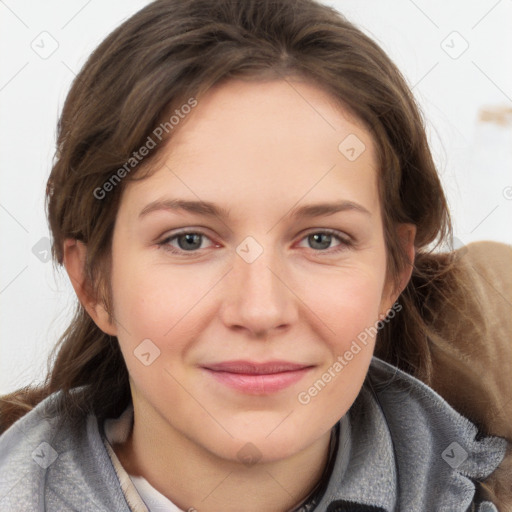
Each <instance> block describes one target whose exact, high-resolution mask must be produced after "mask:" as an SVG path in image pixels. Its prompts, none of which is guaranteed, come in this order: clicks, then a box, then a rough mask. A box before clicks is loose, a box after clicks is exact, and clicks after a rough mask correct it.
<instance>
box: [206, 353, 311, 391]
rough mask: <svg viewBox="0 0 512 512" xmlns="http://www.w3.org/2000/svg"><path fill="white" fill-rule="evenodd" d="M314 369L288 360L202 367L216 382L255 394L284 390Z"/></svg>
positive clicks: (218, 364) (227, 362)
mask: <svg viewBox="0 0 512 512" xmlns="http://www.w3.org/2000/svg"><path fill="white" fill-rule="evenodd" d="M312 368H313V367H312V366H311V365H304V364H300V363H292V362H289V361H268V362H265V363H257V362H252V361H225V362H222V363H215V364H208V365H206V366H203V369H204V370H205V371H206V373H207V374H208V375H210V376H211V377H212V378H213V379H215V380H216V381H217V382H220V383H221V384H224V385H226V386H228V387H230V388H234V389H236V390H238V391H240V392H243V393H247V394H252V395H266V394H271V393H276V392H278V391H281V390H283V389H285V388H287V387H289V386H291V385H292V384H294V383H296V382H297V381H299V380H300V379H302V377H304V375H306V373H308V372H309V371H310V370H311V369H312Z"/></svg>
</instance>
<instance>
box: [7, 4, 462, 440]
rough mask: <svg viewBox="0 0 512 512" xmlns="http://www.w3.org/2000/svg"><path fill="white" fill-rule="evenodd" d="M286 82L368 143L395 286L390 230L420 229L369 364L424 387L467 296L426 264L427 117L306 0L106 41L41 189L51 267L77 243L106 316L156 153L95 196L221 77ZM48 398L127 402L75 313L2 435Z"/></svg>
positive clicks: (112, 367) (376, 60)
mask: <svg viewBox="0 0 512 512" xmlns="http://www.w3.org/2000/svg"><path fill="white" fill-rule="evenodd" d="M292 76H293V77H299V78H301V79H304V80H308V81H310V82H312V83H314V84H316V85H317V86H320V87H322V88H323V89H324V90H325V91H326V92H327V93H329V94H330V95H331V96H332V97H333V98H334V99H336V100H337V101H338V102H339V103H340V105H342V106H343V107H344V108H345V109H348V111H349V112H351V113H352V114H354V115H355V116H356V117H357V118H358V119H360V120H361V121H362V122H363V123H364V124H365V125H366V126H367V127H368V129H369V130H370V131H371V133H372V134H373V136H374V139H375V142H376V146H377V150H378V158H379V171H380V172H379V177H378V180H379V182H378V183H379V193H380V199H381V205H382V206H381V207H382V216H383V226H384V235H385V242H386V247H387V255H388V260H387V261H388V275H389V276H390V277H391V278H393V279H395V282H396V279H397V276H398V273H399V271H400V269H402V268H404V266H405V265H410V264H411V262H409V261H408V260H407V256H406V254H405V253H404V252H403V251H402V247H401V244H400V241H399V240H398V239H397V236H396V233H395V226H396V224H397V223H401V222H410V223H413V224H415V225H416V227H417V233H416V241H415V247H416V251H417V255H416V258H415V261H414V268H413V275H412V278H411V280H410V282H409V283H408V285H407V287H406V289H405V290H404V291H403V292H402V293H401V296H400V299H399V301H400V303H401V304H402V307H403V309H402V311H401V312H400V314H398V315H396V317H395V318H394V319H393V320H392V321H390V322H389V323H388V325H386V327H384V328H383V329H382V330H381V331H380V332H379V334H378V338H377V346H376V355H377V356H379V357H381V358H383V359H385V360H386V361H388V362H390V363H392V364H394V365H396V366H398V367H400V368H402V369H404V370H406V371H408V372H410V373H412V374H414V375H415V376H417V377H419V378H421V379H422V380H424V381H425V382H427V383H428V382H429V377H430V374H431V355H430V351H429V332H430V331H429V329H430V327H429V324H430V322H431V320H432V317H433V315H434V313H435V308H438V307H439V304H440V303H441V302H442V300H449V299H447V297H448V295H449V291H450V290H453V289H455V288H458V289H461V290H463V289H464V286H465V285H464V279H463V277H462V276H461V275H459V274H458V273H457V269H456V266H455V265H454V261H453V258H451V257H450V256H449V255H447V254H444V255H439V254H435V253H433V252H432V251H433V250H434V249H435V248H436V247H438V246H439V244H440V243H446V242H447V241H449V240H450V239H451V238H450V237H451V222H450V216H449V212H448V208H447V203H446V199H445V196H444V193H443V190H442V187H441V183H440V180H439V177H438V174H437V171H436V168H435V165H434V162H433V159H432V155H431V153H430V150H429V147H428V144H427V138H426V134H425V129H424V125H423V121H422V117H421V114H420V112H419V110H418V107H417V105H416V103H415V101H414V98H413V96H412V93H411V91H410V90H409V88H408V86H407V84H406V82H405V80H404V78H403V77H402V75H401V74H400V72H399V71H398V69H397V68H396V67H395V65H394V64H393V63H392V62H391V61H390V59H389V58H388V57H387V55H386V54H385V53H384V51H383V50H382V49H381V48H380V47H379V46H378V45H377V44H376V43H374V42H373V41H372V40H371V39H370V38H368V37H367V36H366V35H364V34H363V32H361V31H360V30H359V29H357V28H356V27H355V26H354V25H352V24H351V23H349V22H348V21H347V20H345V19H344V17H343V16H342V15H340V13H339V12H337V11H336V10H334V9H333V8H330V7H328V6H326V5H322V4H320V3H317V2H315V1H313V0H293V1H292V0H280V1H276V0H244V1H243V2H240V1H239V0H216V1H214V2H212V1H211V0H157V1H155V2H152V3H151V4H149V5H148V6H147V7H145V8H143V9H142V10H141V11H139V12H137V13H136V14H135V15H134V16H132V17H131V18H130V19H128V20H127V21H125V22H124V23H123V24H122V25H121V26H119V27H118V28H117V29H116V30H114V31H113V32H112V33H111V34H110V35H109V36H108V37H107V38H106V39H105V40H104V41H103V42H102V43H101V44H100V45H99V47H98V48H97V49H96V50H95V51H94V52H93V53H92V55H91V56H90V57H89V59H88V60H87V62H86V63H85V65H84V66H83V68H82V70H81V71H80V73H79V74H78V75H77V77H76V78H75V80H74V82H73V85H72V87H71V90H70V92H69V94H68V96H67V98H66V102H65V104H64V107H63V111H62V115H61V117H60V120H59V123H58V138H57V151H56V155H55V161H54V165H53V168H52V171H51V175H50V177H49V180H48V186H47V212H48V219H49V225H50V229H51V233H52V237H53V256H54V259H55V261H56V262H58V264H62V261H63V242H64V240H65V239H66V238H73V239H76V240H79V241H81V242H83V243H85V244H86V245H87V249H88V250H87V261H86V266H85V271H86V275H87V276H88V279H89V282H90V284H91V289H92V290H93V293H94V294H96V296H97V297H98V298H99V299H100V300H102V301H103V303H104V304H105V307H106V309H107V311H109V313H110V314H111V315H112V308H111V305H112V301H111V298H112V291H111V289H110V284H109V268H110V248H111V240H112V233H113V228H114V223H115V219H116V214H117V210H118V206H119V204H120V199H121V195H122V191H123V188H124V186H125V185H126V183H127V182H128V181H130V180H133V179H139V178H143V177H144V176H145V175H147V174H148V173H149V172H150V170H151V168H152V167H153V168H154V167H155V165H156V164H157V162H158V157H159V155H160V153H161V149H162V147H164V144H163V143H161V144H158V145H157V147H156V148H154V149H152V151H151V152H150V153H149V154H148V155H147V156H146V157H145V159H144V160H143V162H142V163H141V164H140V165H138V166H137V168H136V169H135V170H134V171H133V172H131V173H124V174H126V175H125V176H124V178H123V179H121V180H119V181H116V182H115V184H114V185H113V186H112V187H110V188H111V190H109V193H108V195H107V196H106V197H105V198H103V199H98V198H97V197H96V195H97V194H96V195H95V194H94V191H95V190H98V189H101V188H102V187H103V186H104V184H105V183H106V182H108V181H109V180H112V177H113V176H114V174H115V173H116V172H117V170H118V169H120V168H122V167H123V166H125V165H126V162H127V161H129V160H130V158H132V157H133V153H134V151H137V150H138V149H139V148H140V147H142V146H143V145H144V144H145V142H146V141H147V138H148V137H149V136H150V135H151V134H152V133H153V131H154V129H155V127H157V126H159V125H160V123H162V122H163V121H164V120H165V119H169V113H170V112H172V111H174V109H175V108H177V107H179V106H180V105H183V104H185V103H187V101H189V100H190V98H197V101H199V102H200V101H201V97H202V95H204V93H206V92H207V91H208V89H209V88H210V87H212V86H213V85H215V84H219V83H221V82H222V81H224V80H229V79H230V78H242V79H251V80H252V79H254V80H259V79H273V78H288V77H292ZM172 133H173V132H172V131H170V132H169V133H168V134H166V138H169V137H172ZM125 169H126V167H125ZM118 176H119V174H118ZM111 183H112V182H111ZM55 354H56V356H55ZM50 361H52V362H50ZM77 388H80V389H77ZM70 390H74V391H76V392H75V393H70ZM57 391H61V400H60V407H61V409H62V415H63V417H64V416H65V417H67V418H69V419H72V418H74V417H76V415H77V413H78V412H84V411H86V412H92V413H94V414H96V415H97V416H98V418H99V419H102V418H106V417H116V416H118V415H119V414H120V413H121V412H122V411H123V410H124V408H125V407H126V406H127V405H128V403H129V401H130V399H131V395H130V388H129V381H128V372H127V369H126V365H125V363H124V360H123V357H122V354H121V351H120V348H119V345H118V342H117V339H116V338H114V337H111V336H109V335H107V334H105V333H104V332H102V331H101V330H100V329H99V328H98V327H97V326H96V324H95V323H94V322H93V321H92V319H91V318H90V317H89V315H88V314H87V313H86V312H85V310H84V308H83V307H82V306H81V305H80V304H77V310H76V313H75V316H74V318H73V320H72V322H71V324H70V325H69V327H68V328H67V330H66V331H65V332H64V334H63V335H62V337H61V339H60V340H59V343H58V344H57V346H56V347H55V349H54V352H53V353H52V356H51V360H49V371H48V375H47V379H46V381H45V383H44V384H43V385H42V386H40V387H38V388H31V387H27V388H24V389H23V390H18V391H17V392H15V393H12V394H10V395H8V396H5V397H3V399H2V400H0V411H1V415H0V431H2V430H4V429H6V428H7V427H8V426H9V425H10V424H12V423H13V422H14V421H15V420H16V419H18V418H19V417H20V416H22V415H23V414H25V413H26V412H27V411H29V410H30V409H31V408H32V407H33V406H34V405H35V404H37V403H38V402H40V401H41V400H42V399H43V398H45V397H46V396H48V395H50V394H52V393H54V392H57Z"/></svg>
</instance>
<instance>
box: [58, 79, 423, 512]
mask: <svg viewBox="0 0 512 512" xmlns="http://www.w3.org/2000/svg"><path fill="white" fill-rule="evenodd" d="M182 123H183V124H182V126H180V127H179V130H178V131H176V132H175V133H174V134H173V138H171V140H170V143H169V144H168V145H167V147H166V148H165V150H164V151H165V152H166V155H165V158H166V159H165V164H164V165H163V166H162V168H160V169H158V170H157V171H156V172H155V173H154V174H153V175H152V176H151V177H149V178H147V179H145V180H142V181H138V182H132V183H130V184H129V185H128V186H127V188H126V190H125V191H124V193H123V198H122V201H121V205H120V209H119V212H118V216H117V220H116V226H115V230H114V236H113V245H112V258H113V260H112V261H113V265H112V289H113V295H114V297H113V300H114V316H115V324H110V323H109V322H108V316H107V315H106V313H105V311H104V310H103V308H102V307H101V306H100V305H99V303H96V302H95V301H94V299H93V298H91V297H88V296H87V294H86V293H85V292H84V289H85V287H84V286H83V284H84V280H83V275H82V273H81V268H82V265H83V261H84V258H85V251H86V248H85V246H83V245H82V244H79V243H78V244H77V243H75V242H74V241H72V240H69V241H67V242H66V244H65V265H66V268H67V270H68V273H69V275H70V277H71V279H72V282H73V285H74V286H75V290H76V291H77V294H78V296H79V298H80V300H81V302H82V304H83V305H84V306H85V307H86V308H87V311H88V312H89V314H90V315H91V316H92V318H93V319H94V321H95V322H96V323H97V325H98V326H99V327H100V328H101V329H102V330H104V331H105V332H108V333H110V334H112V335H115V336H117V337H118V340H119V343H120V346H121V349H122V352H123V356H124V358H125V361H126V364H127V367H128V371H129V373H130V380H131V390H132V396H133V402H134V410H135V423H134V429H133V433H132V435H131V436H130V438H129V440H128V441H127V442H126V443H125V444H124V445H123V446H118V445H116V447H115V450H116V453H117V454H118V456H119V458H120V460H121V462H122V463H123V465H124V466H125V468H126V469H127V470H128V471H129V472H131V473H132V474H135V475H142V476H144V477H145V478H146V479H147V480H148V481H149V483H151V484H152V485H153V486H154V487H155V488H156V489H157V490H159V491H160V492H161V493H162V494H164V495H166V496H167V497H168V498H169V499H171V500H172V501H173V502H175V503H176V504H177V505H178V506H179V507H181V508H183V509H184V510H187V509H188V508H189V507H195V508H196V509H197V510H199V511H214V510H226V511H231V510H233V511H235V510H240V504H241V503H243V509H244V510H246V511H252V510H254V511H256V510H269V511H273V510H275V511H279V510H280V511H283V510H287V509H289V508H291V507H292V506H293V505H295V504H296V503H298V502H300V501H301V499H302V498H303V497H304V496H306V495H307V494H308V493H309V491H310V489H311V488H312V487H313V486H314V484H315V483H316V481H317V480H318V478H319V477H320V475H321V473H322V470H323V468H324V466H325V463H326V455H327V448H328V444H329V436H330V430H331V428H332V427H333V425H334V424H335V423H336V422H337V421H338V420H339V419H340V418H341V417H342V416H343V415H344V414H345V413H346V412H347V410H348V409H349V408H350V406H351V405H352V403H353V402H354V400H355V398H356V397H357V394H358V393H359V390H360V388H361V386H362V384H363V381H364V378H365V376H366V373H367V371H368V366H369V364H370V360H371V356H372V353H373V349H374V340H373V339H369V341H368V343H367V345H366V346H362V349H361V350H360V351H359V352H358V353H357V355H355V356H354V357H353V359H352V360H351V361H350V362H349V364H347V365H346V366H345V367H344V368H343V370H342V371H339V372H337V373H336V377H335V378H333V379H332V380H331V382H329V383H328V384H327V385H326V386H325V387H324V388H323V389H322V390H321V391H320V392H319V393H318V394H317V395H316V396H314V397H312V398H311V400H310V401H309V403H308V404H307V405H304V404H301V403H300V402H299V400H298V398H297V397H298V394H299V393H300V392H304V391H307V390H308V389H309V388H310V387H311V386H312V385H313V384H314V382H315V381H317V380H318V379H319V378H320V377H321V376H322V374H323V373H324V372H326V371H327V370H328V369H329V368H330V367H332V366H333V364H334V363H335V361H336V358H337V357H338V356H340V355H342V354H344V353H345V352H346V351H347V350H348V349H349V348H350V345H351V343H352V342H353V340H355V339H356V337H357V336H358V334H360V333H361V332H362V331H364V330H365V328H367V327H370V326H374V325H375V323H376V322H377V321H378V320H379V317H380V315H383V314H385V313H386V312H387V311H388V310H389V308H391V306H392V305H393V303H394V302H395V301H396V299H397V297H398V292H395V293H393V292H392V287H391V283H389V282H388V283H386V282H385V273H386V272H385V271H386V251H385V245H384V235H383V227H382V219H381V215H380V203H379V197H378V192H377V168H376V157H375V149H374V143H373V141H372V138H371V135H370V133H369V132H368V131H367V130H366V129H365V128H364V127H363V125H362V124H361V123H359V122H358V121H357V120H354V119H353V118H351V117H349V116H348V115H347V114H346V113H344V112H343V111H342V110H341V109H339V108H337V107H335V106H334V104H333V102H332V101H331V100H330V97H329V96H328V95H326V93H325V92H323V91H322V90H321V89H320V88H318V87H316V86H314V85H311V84H308V83H305V82H299V81H293V82H292V81H285V80H274V81H268V82H245V81H240V80H232V81H229V82H227V83H224V84H222V85H220V86H217V87H215V88H213V89H211V90H210V91H209V92H208V93H207V95H205V96H204V97H203V98H201V99H200V101H199V103H198V105H197V107H195V109H194V110H193V112H192V113H191V114H189V116H188V117H187V118H186V119H185V120H184V121H182ZM351 134H353V135H356V136H357V137H358V138H359V139H360V141H362V142H363V143H364V145H365V150H364V151H363V152H362V153H361V154H360V155H359V156H358V158H356V159H355V160H354V161H350V160H349V159H348V158H347V157H346V156H345V154H343V153H342V152H340V150H339V149H338V146H339V144H340V143H341V142H342V141H343V140H344V139H345V138H346V137H347V136H349V135H351ZM165 199H182V200H190V201H199V200H202V201H209V202H213V203H215V204H216V205H218V206H219V207H223V208H224V209H226V210H228V211H229V218H228V217H224V216H206V215H200V214H197V213H191V212H187V211H184V210H171V209H166V208H162V209H159V210H154V211H152V212H150V213H147V214H146V215H143V216H142V217H140V213H141V211H142V210H143V209H144V208H145V207H147V205H149V204H151V203H152V202H154V201H161V200H165ZM340 200H347V201H352V202H354V203H357V204H359V205H361V206H362V207H363V208H364V209H366V210H367V212H368V213H364V212H361V211H358V210H356V209H346V210H344V211H340V212H337V213H334V214H330V215H321V216H318V217H302V218H294V217H293V216H292V215H293V211H294V210H295V209H297V208H300V207H302V206H305V205H311V204H316V203H320V202H336V201H340ZM183 228H186V231H187V232H189V233H194V232H200V233H202V234H204V236H203V237H199V239H193V238H192V240H190V237H189V239H188V240H187V239H185V238H184V237H183V236H182V237H181V238H180V237H175V238H171V239H169V237H172V236H173V235H175V234H176V232H177V230H178V229H183ZM326 229H332V230H336V231H337V232H338V234H339V236H340V237H341V239H337V238H336V236H332V237H330V238H329V234H328V233H325V230H326ZM315 233H316V234H317V235H318V234H320V235H321V234H322V233H324V234H323V238H322V236H320V237H317V238H315V237H313V236H311V235H313V234H315ZM397 234H398V235H399V236H401V238H403V240H404V243H405V244H406V245H407V250H408V254H409V256H410V260H411V261H412V260H413V258H414V248H413V240H414V234H415V229H414V226H411V225H405V224H404V225H401V226H399V228H398V232H397ZM247 237H252V239H250V240H249V241H248V240H247ZM166 239H167V241H166ZM347 239H348V240H350V244H349V245H346V243H345V242H344V240H345V241H346V240H347ZM163 241H166V243H165V244H164V245H159V243H160V242H163ZM180 243H181V245H180ZM189 247H192V248H193V250H188V251H187V250H186V248H189ZM180 248H181V250H180ZM184 248H185V249H184ZM166 249H167V250H166ZM237 249H238V252H237ZM241 249H243V250H245V252H243V251H241ZM172 251H176V252H172ZM259 251H262V252H261V254H259ZM257 254H259V256H258V257H257V258H256V259H254V261H251V262H249V261H247V260H248V259H249V258H250V257H254V256H255V255H257ZM241 255H244V256H246V257H245V258H244V257H242V256H241ZM409 278H410V269H409V270H407V271H404V274H403V275H402V276H401V289H403V288H404V287H405V285H406V283H407V281H408V280H409ZM145 339H149V340H151V344H149V345H146V346H148V347H150V348H151V350H150V351H152V353H157V352H158V350H159V351H160V353H159V356H158V357H157V358H156V359H154V360H153V361H152V362H151V364H149V365H147V366H146V365H145V364H143V363H142V362H141V360H140V359H139V358H138V357H136V353H137V347H138V346H139V345H140V343H141V342H142V340H145ZM146 343H148V342H146ZM155 347H157V349H158V350H156V349H155ZM237 359H243V360H250V361H256V362H267V361H271V360H276V359H278V360H285V361H290V362H294V363H301V364H305V365H309V366H311V368H310V370H308V372H307V373H306V374H305V375H304V376H303V377H302V378H301V379H300V380H299V381H298V382H296V383H294V384H293V385H291V386H289V387H288V388H285V389H283V390H280V391H278V392H274V393H267V394H263V395H250V394H247V393H243V392H241V391H238V390H234V389H232V388H229V387H227V386H225V385H224V384H221V383H219V382H218V381H217V380H215V379H213V378H212V376H211V374H210V373H209V372H207V371H205V370H204V369H203V368H202V367H203V366H204V365H207V364H212V363H219V362H223V361H228V360H237ZM247 443H252V445H248V444H247ZM240 450H242V452H240ZM244 453H245V454H247V453H248V454H249V457H252V462H256V463H255V464H252V463H251V464H247V463H244V460H242V456H241V454H244ZM245 462H247V460H245Z"/></svg>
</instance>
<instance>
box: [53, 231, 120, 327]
mask: <svg viewBox="0 0 512 512" xmlns="http://www.w3.org/2000/svg"><path fill="white" fill-rule="evenodd" d="M63 259H64V267H65V268H66V271H67V273H68V276H69V279H70V281H71V284H72V285H73V288H74V290H75V293H76V295H77V297H78V300H79V301H80V304H82V306H83V307H84V308H85V310H86V311H87V313H88V314H89V316H90V317H91V318H92V319H93V321H94V323H95V324H96V325H97V326H98V327H99V328H100V329H101V330H102V331H103V332H104V333H106V334H110V335H111V336H117V329H116V326H115V324H113V323H112V322H110V319H109V314H108V312H107V311H106V309H105V308H104V306H103V304H102V303H101V301H99V300H98V298H97V297H95V296H94V294H93V291H92V286H91V283H90V282H89V280H88V279H87V277H86V275H85V262H86V259H87V246H86V245H85V244H84V243H82V242H80V241H78V240H74V239H69V238H68V239H66V240H65V241H64V258H63Z"/></svg>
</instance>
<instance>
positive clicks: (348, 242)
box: [157, 229, 354, 255]
mask: <svg viewBox="0 0 512 512" xmlns="http://www.w3.org/2000/svg"><path fill="white" fill-rule="evenodd" d="M318 234H327V235H331V236H333V238H335V239H337V240H338V241H339V242H340V244H339V245H338V246H336V247H334V248H331V249H326V250H321V249H312V250H313V251H314V252H317V253H327V254H336V253H338V252H341V251H344V250H347V249H351V248H353V246H354V242H353V240H352V239H350V238H349V237H347V236H346V235H345V236H343V235H342V234H341V232H339V231H336V230H334V229H323V230H319V231H311V232H309V233H307V234H305V235H304V236H303V237H302V238H301V241H302V240H304V239H305V238H307V237H309V236H311V235H318ZM183 235H200V236H203V237H205V238H208V239H210V237H209V236H208V235H207V234H206V233H203V232H202V231H200V230H197V231H195V230H194V231H180V232H178V233H174V234H173V235H171V236H168V237H166V238H164V239H163V240H162V241H160V242H157V246H158V247H159V248H161V249H163V250H164V251H168V252H170V253H172V254H180V255H185V254H187V253H188V254H197V253H198V252H199V251H200V250H201V249H197V250H193V251H185V250H183V249H177V248H176V247H172V246H171V245H169V242H171V241H172V240H175V239H177V238H178V237H180V236H183ZM212 242H213V240H212Z"/></svg>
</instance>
